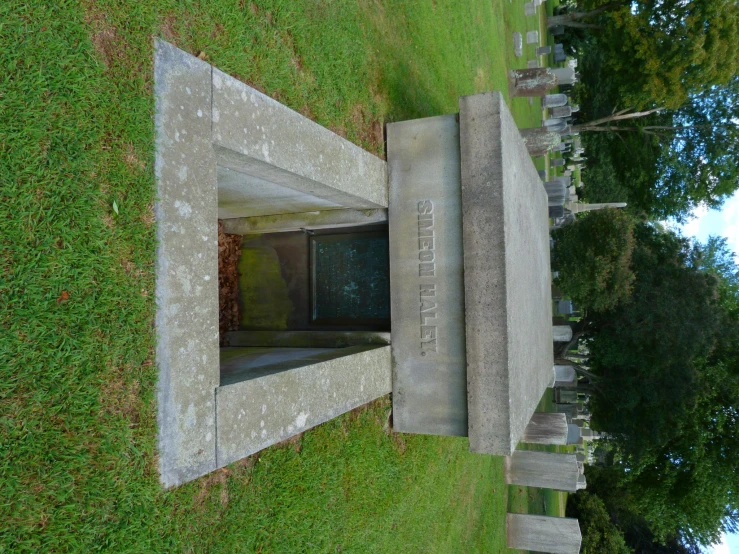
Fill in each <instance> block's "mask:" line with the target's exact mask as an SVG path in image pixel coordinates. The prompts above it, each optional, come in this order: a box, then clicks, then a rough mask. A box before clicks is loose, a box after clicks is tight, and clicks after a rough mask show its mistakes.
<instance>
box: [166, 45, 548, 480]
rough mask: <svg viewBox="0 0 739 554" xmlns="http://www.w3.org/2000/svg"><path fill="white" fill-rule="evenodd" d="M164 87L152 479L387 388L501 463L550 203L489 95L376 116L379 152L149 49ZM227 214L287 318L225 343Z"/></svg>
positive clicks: (199, 465)
mask: <svg viewBox="0 0 739 554" xmlns="http://www.w3.org/2000/svg"><path fill="white" fill-rule="evenodd" d="M155 95H156V122H155V129H156V179H157V187H158V191H157V192H158V203H157V207H156V214H157V222H158V243H159V246H158V251H157V290H156V294H157V317H156V330H157V341H158V342H157V364H158V368H159V386H158V409H159V414H158V423H159V460H160V473H161V480H162V483H163V484H164V486H166V487H170V486H176V485H178V484H181V483H184V482H187V481H189V480H192V479H194V478H196V477H198V476H200V475H203V474H206V473H208V472H211V471H213V470H215V469H217V468H219V467H223V466H225V465H227V464H230V463H232V462H234V461H236V460H238V459H241V458H243V457H245V456H248V455H250V454H253V453H255V452H257V451H259V450H261V449H263V448H265V447H267V446H270V445H272V444H275V443H277V442H280V441H282V440H284V439H286V438H289V437H291V436H293V435H296V434H298V433H300V432H302V431H305V430H306V429H309V428H311V427H313V426H315V425H318V424H320V423H323V422H325V421H327V420H329V419H331V418H333V417H336V416H338V415H340V414H342V413H344V412H347V411H349V410H351V409H353V408H355V407H357V406H360V405H362V404H365V403H367V402H370V401H372V400H374V399H376V398H378V397H381V396H384V395H387V394H389V393H390V392H392V393H393V397H392V398H393V424H394V428H395V430H396V431H405V432H415V433H432V434H444V435H458V436H468V437H469V439H470V449H471V450H472V451H474V452H482V453H488V454H499V455H510V454H511V453H512V452H513V450H514V449H515V447H516V445H517V443H518V442H519V440H520V439H521V438H522V437H523V435H524V429H525V428H526V426H527V424H528V423H529V420H530V419H531V416H532V414H533V413H534V410H535V407H536V405H537V403H538V402H539V400H540V398H541V396H542V394H543V393H544V391H545V389H546V387H547V386H550V385H551V384H552V382H553V369H552V367H553V360H552V327H551V315H552V314H551V291H550V287H551V283H550V273H549V240H548V220H547V196H546V193H545V191H544V188H543V187H542V184H541V181H540V179H539V177H538V174H537V172H536V170H535V168H534V166H533V164H532V162H531V159H530V157H529V154H528V152H527V150H526V147H525V145H524V143H523V141H522V139H521V137H520V134H519V133H518V131H517V129H516V126H515V124H514V122H513V119H512V117H511V115H510V113H509V112H508V110H507V108H506V106H505V103H504V101H503V98H502V96H501V95H500V94H499V93H486V94H481V95H475V96H469V97H464V98H462V99H460V113H459V114H458V115H457V114H453V115H445V116H439V117H432V118H428V119H422V120H416V121H409V122H400V123H393V124H389V125H388V127H387V141H388V142H387V157H388V162H387V163H386V162H385V161H383V160H381V159H380V158H378V157H376V156H374V155H372V154H369V153H368V152H365V151H364V150H362V149H361V148H359V147H357V146H356V145H354V144H352V143H350V142H348V141H347V140H345V139H343V138H341V137H339V136H337V135H335V134H334V133H332V132H330V131H328V130H327V129H325V128H323V127H320V126H319V125H317V124H316V123H314V122H312V121H310V120H309V119H307V118H305V117H303V116H302V115H300V114H298V113H296V112H294V111H292V110H290V109H288V108H287V107H285V106H283V105H281V104H279V103H278V102H276V101H274V100H272V99H270V98H269V97H267V96H265V95H264V94H262V93H260V92H258V91H256V90H254V89H252V88H251V87H249V86H247V85H246V84H244V83H242V82H240V81H238V80H236V79H234V78H232V77H230V76H228V75H226V74H225V73H223V72H221V71H219V70H218V69H216V68H214V67H212V66H211V65H209V64H207V63H206V62H204V61H202V60H200V59H198V58H195V57H193V56H191V55H189V54H187V53H185V52H183V51H181V50H179V49H177V48H175V47H174V46H172V45H170V44H168V43H166V42H163V41H160V40H157V41H156V48H155ZM219 219H221V220H222V221H223V225H224V229H225V230H226V232H228V233H233V234H239V235H243V236H244V242H243V246H242V247H243V248H247V245H251V246H249V248H253V249H254V251H255V252H258V253H260V255H262V254H264V253H265V252H266V253H267V254H264V255H265V256H272V258H270V260H271V261H270V263H273V264H274V267H275V268H276V269H275V271H276V274H275V275H274V276H272V277H270V278H269V279H267V280H268V281H269V280H271V281H280V285H279V286H280V287H282V289H280V290H281V291H282V292H280V294H282V297H281V298H280V299H277V300H274V301H275V302H276V303H277V302H278V300H279V302H280V303H281V304H280V309H282V310H284V311H285V312H286V313H287V314H288V315H285V317H284V319H283V320H281V321H280V323H279V324H274V325H272V324H269V325H263V326H261V327H260V326H259V325H253V326H249V325H245V326H243V327H242V329H241V330H239V331H235V332H230V333H227V334H226V335H225V337H222V338H223V339H224V340H223V343H224V346H223V347H220V346H219V328H218V318H219V299H218V294H219V291H218V286H219V285H218V220H219ZM283 247H284V248H283ZM281 248H282V250H281ZM285 252H287V253H288V254H285ZM332 263H340V264H343V265H342V266H341V267H340V268H338V267H337V268H334V267H333V266H332V265H331V264H332ZM352 271H353V272H354V273H352ZM280 272H282V275H280ZM285 272H288V273H289V272H292V273H290V275H286V274H285ZM344 273H346V275H344ZM342 276H343V278H344V279H345V281H341V278H342ZM283 280H284V282H285V284H284V285H283V284H281V283H282V281H283ZM334 280H335V281H336V283H334V282H332V281H334ZM337 283H338V284H337ZM265 290H267V289H265ZM378 291H379V292H378ZM267 292H269V290H267ZM383 294H385V295H386V298H385V296H383ZM266 296H267V297H268V298H267V300H266V301H271V300H270V298H271V297H269V294H267V295H266ZM347 306H350V307H351V309H352V310H355V311H356V312H357V314H353V313H349V314H348V315H347V313H345V312H342V311H341V310H344V309H346V307H347ZM276 309H277V308H276ZM337 314H338V315H337ZM270 325H272V326H270Z"/></svg>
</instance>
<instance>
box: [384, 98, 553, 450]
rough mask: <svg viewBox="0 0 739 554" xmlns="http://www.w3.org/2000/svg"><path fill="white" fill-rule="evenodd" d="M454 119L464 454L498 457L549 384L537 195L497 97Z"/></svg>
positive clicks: (473, 102)
mask: <svg viewBox="0 0 739 554" xmlns="http://www.w3.org/2000/svg"><path fill="white" fill-rule="evenodd" d="M459 121H460V147H461V162H462V222H463V243H464V289H465V295H464V297H465V319H466V354H467V391H468V407H469V438H470V450H472V451H473V452H481V453H487V454H498V455H504V456H508V455H510V454H511V453H512V452H513V451H514V449H515V447H516V445H517V444H518V441H519V440H520V438H521V436H522V435H523V432H524V429H525V427H526V425H527V424H528V422H529V420H530V419H531V416H532V414H533V413H534V410H535V408H536V406H537V404H538V402H539V400H540V399H541V397H542V394H543V393H544V391H545V390H546V388H547V386H548V385H549V384H550V383H551V381H552V366H553V355H552V325H551V320H552V308H551V305H552V298H551V279H550V262H549V231H548V218H547V215H548V212H547V196H546V193H545V192H544V188H543V187H542V186H541V181H540V179H539V175H538V173H537V171H536V168H535V167H534V165H533V164H532V162H531V158H530V156H529V153H528V151H527V150H526V147H525V146H524V143H523V141H522V139H521V136H520V135H519V133H518V130H517V129H516V124H515V122H514V121H513V118H512V116H511V114H510V113H509V111H508V108H507V107H506V106H505V102H504V100H503V97H502V95H501V94H500V93H486V94H478V95H475V96H465V97H463V98H461V99H460V114H459ZM394 342H395V341H394V340H393V343H394Z"/></svg>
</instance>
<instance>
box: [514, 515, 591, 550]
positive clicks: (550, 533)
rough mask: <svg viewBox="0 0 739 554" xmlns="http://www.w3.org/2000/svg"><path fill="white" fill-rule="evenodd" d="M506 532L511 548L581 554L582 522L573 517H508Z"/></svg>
mask: <svg viewBox="0 0 739 554" xmlns="http://www.w3.org/2000/svg"><path fill="white" fill-rule="evenodd" d="M506 533H507V546H508V548H517V549H519V550H531V551H534V552H551V553H553V554H580V545H581V544H582V534H581V533H580V522H578V521H577V519H574V518H565V517H552V516H535V515H529V514H508V516H507V517H506Z"/></svg>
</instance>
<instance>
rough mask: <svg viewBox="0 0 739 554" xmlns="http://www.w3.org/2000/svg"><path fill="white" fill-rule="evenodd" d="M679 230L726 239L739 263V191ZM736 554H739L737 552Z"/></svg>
mask: <svg viewBox="0 0 739 554" xmlns="http://www.w3.org/2000/svg"><path fill="white" fill-rule="evenodd" d="M679 228H680V229H681V230H682V233H683V235H685V236H689V237H695V238H697V239H698V240H699V241H700V242H706V239H707V238H708V236H709V235H721V236H724V237H726V238H727V240H728V242H729V247H730V248H731V249H732V250H733V251H734V256H735V259H736V261H737V263H739V191H738V192H736V193H734V196H732V197H731V198H729V199H728V200H727V201H726V203H725V204H724V205H723V206H722V207H721V209H720V210H709V209H707V208H706V207H705V206H700V207H698V208H696V210H694V212H693V219H691V220H690V221H688V222H687V223H686V224H684V225H682V226H679ZM736 552H737V554H739V550H737V551H736ZM732 554H734V553H732Z"/></svg>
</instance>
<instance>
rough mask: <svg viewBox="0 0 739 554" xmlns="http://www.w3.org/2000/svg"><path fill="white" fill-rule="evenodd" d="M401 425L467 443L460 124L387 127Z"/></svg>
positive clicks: (396, 403) (444, 119)
mask: <svg viewBox="0 0 739 554" xmlns="http://www.w3.org/2000/svg"><path fill="white" fill-rule="evenodd" d="M387 141H388V142H387V150H388V181H389V193H390V207H389V220H390V221H389V233H390V283H391V287H390V294H391V322H392V323H391V329H392V331H391V334H392V351H393V427H394V429H395V430H396V431H403V432H407V433H425V434H438V435H460V436H466V435H467V381H466V374H465V338H464V333H465V329H464V285H463V276H462V269H463V261H462V208H461V195H460V194H461V193H460V158H459V125H458V123H457V118H456V116H454V115H447V116H439V117H431V118H426V119H419V120H414V121H404V122H401V123H393V124H390V125H388V126H387Z"/></svg>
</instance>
